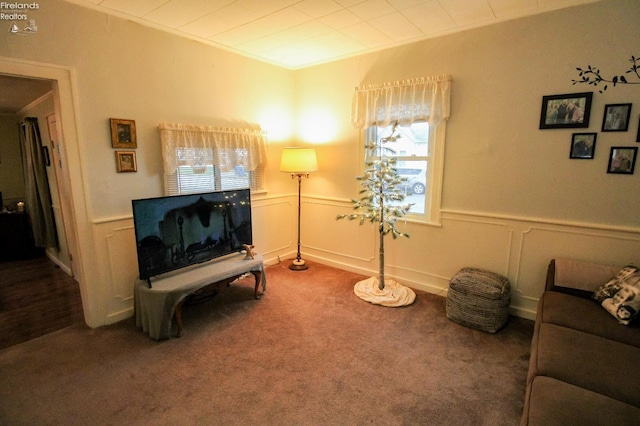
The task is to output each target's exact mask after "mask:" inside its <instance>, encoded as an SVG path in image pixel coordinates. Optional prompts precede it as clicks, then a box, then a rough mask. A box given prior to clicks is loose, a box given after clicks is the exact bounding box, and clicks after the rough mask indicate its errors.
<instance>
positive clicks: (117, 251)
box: [85, 194, 640, 324]
mask: <svg viewBox="0 0 640 426" xmlns="http://www.w3.org/2000/svg"><path fill="white" fill-rule="evenodd" d="M252 205H253V211H252V222H253V240H254V244H255V246H256V251H257V252H258V253H260V254H262V255H263V257H264V258H265V262H266V263H267V264H271V263H274V262H277V261H279V260H283V259H290V258H293V257H294V256H295V253H296V250H297V208H298V199H297V194H296V195H286V196H277V197H256V199H253V200H252ZM351 211H352V208H351V202H350V201H349V200H336V199H327V198H323V197H309V196H305V197H303V199H302V216H301V218H302V221H301V242H302V250H301V251H302V254H303V257H304V258H305V259H308V260H314V261H317V262H320V263H324V264H327V265H331V266H335V267H337V268H340V269H344V270H348V271H352V272H357V273H361V274H363V275H365V276H372V275H377V274H378V269H379V268H378V265H379V263H378V233H377V230H376V227H375V226H374V225H371V224H369V223H366V224H364V225H362V226H360V225H358V222H351V221H348V220H339V221H338V220H336V215H338V214H347V213H350V212H351ZM93 226H94V236H95V241H96V251H95V253H92V254H86V253H85V256H88V255H91V256H95V258H96V269H97V273H93V274H92V276H94V277H99V279H97V280H96V281H95V282H92V283H91V285H92V286H94V285H95V287H94V289H95V292H94V293H97V294H100V298H101V300H100V301H99V303H94V306H100V307H101V308H102V309H104V312H102V313H101V315H102V317H103V318H104V324H110V323H113V322H117V321H120V320H122V319H125V318H127V317H130V316H132V315H133V282H134V280H135V278H136V276H137V261H136V251H135V238H134V231H133V221H132V218H131V217H121V218H112V219H106V220H102V221H100V222H95V223H94V225H93ZM398 226H399V228H400V229H401V230H402V231H403V232H407V233H409V235H410V238H399V239H396V240H394V239H393V238H391V237H387V238H385V276H386V277H387V278H392V279H395V280H397V281H399V282H401V283H403V284H405V285H408V286H410V287H412V288H415V289H419V290H424V291H427V292H431V293H435V294H440V295H442V296H446V293H447V289H448V285H449V280H450V279H451V277H452V276H453V275H454V274H455V273H456V272H457V271H459V270H460V269H461V268H463V267H467V266H469V267H477V268H483V269H488V270H491V271H494V272H497V273H500V274H503V275H505V276H507V277H508V278H509V280H510V281H511V284H512V292H511V313H512V314H514V315H517V316H521V317H524V318H529V319H533V318H534V317H535V313H536V307H537V302H538V299H539V297H540V295H541V294H542V291H543V290H544V283H545V277H546V270H547V265H548V264H549V261H550V260H551V259H553V258H556V257H567V258H572V259H576V260H582V261H592V262H597V263H603V264H611V265H625V264H627V263H635V264H640V228H639V229H638V230H635V229H616V228H607V227H604V226H602V225H593V226H589V225H585V224H583V223H581V224H570V223H553V222H550V221H544V220H535V219H529V218H516V217H497V216H491V215H486V214H481V213H473V212H460V211H455V212H453V211H443V212H442V223H441V225H440V226H433V225H425V224H423V223H416V222H410V221H407V222H406V223H405V222H404V221H402V222H401V223H399V224H398Z"/></svg>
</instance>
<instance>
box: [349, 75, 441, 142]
mask: <svg viewBox="0 0 640 426" xmlns="http://www.w3.org/2000/svg"><path fill="white" fill-rule="evenodd" d="M450 89H451V76H450V75H448V74H447V75H441V76H436V77H424V78H417V79H413V80H403V81H395V82H390V83H383V84H375V85H366V86H360V87H356V88H355V93H354V94H353V101H352V104H351V123H352V124H353V126H354V127H355V128H357V129H363V128H366V127H370V126H374V125H375V126H380V127H385V126H388V125H390V124H391V123H394V122H396V121H398V122H399V123H400V125H403V126H408V125H411V124H412V123H413V122H414V121H428V122H429V124H430V125H435V124H438V123H439V122H440V121H441V120H443V119H445V120H446V119H448V118H449V112H450Z"/></svg>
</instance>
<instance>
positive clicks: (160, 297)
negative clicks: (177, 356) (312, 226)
mask: <svg viewBox="0 0 640 426" xmlns="http://www.w3.org/2000/svg"><path fill="white" fill-rule="evenodd" d="M247 273H251V274H252V275H253V276H254V277H255V289H254V297H255V298H256V299H259V298H260V293H259V292H258V288H259V287H260V285H262V292H263V293H264V292H265V291H266V285H267V280H266V275H265V273H264V262H263V259H262V256H260V255H258V254H256V255H255V256H254V258H253V259H246V256H245V255H244V254H241V253H236V254H233V255H230V256H228V257H225V258H222V259H215V260H212V261H209V262H206V263H203V264H200V265H196V266H195V267H190V268H185V269H183V270H178V271H174V272H173V273H170V274H166V275H163V276H162V277H159V278H155V279H152V287H151V288H149V286H148V284H147V281H146V280H140V279H136V282H135V284H134V299H135V303H134V309H135V317H136V326H137V327H141V328H142V329H143V331H144V332H145V333H148V334H149V337H151V338H152V339H154V340H161V339H169V338H171V336H172V330H171V327H172V323H173V319H174V318H175V320H176V325H177V328H178V330H177V336H178V337H180V336H181V335H182V305H183V304H184V301H185V299H186V298H187V296H190V295H193V294H206V293H211V292H214V291H217V289H218V288H220V287H222V286H227V285H230V284H231V282H232V281H234V280H235V279H237V278H238V277H240V276H242V275H244V274H247Z"/></svg>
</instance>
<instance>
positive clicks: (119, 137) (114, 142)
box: [110, 118, 138, 149]
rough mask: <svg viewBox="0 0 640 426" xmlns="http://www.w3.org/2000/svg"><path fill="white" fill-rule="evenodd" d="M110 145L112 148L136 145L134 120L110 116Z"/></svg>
mask: <svg viewBox="0 0 640 426" xmlns="http://www.w3.org/2000/svg"><path fill="white" fill-rule="evenodd" d="M110 122H111V146H112V147H113V148H128V149H134V148H137V147H138V142H137V140H136V122H135V121H134V120H122V119H120V118H111V119H110Z"/></svg>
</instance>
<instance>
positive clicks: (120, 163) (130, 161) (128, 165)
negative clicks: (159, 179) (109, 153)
mask: <svg viewBox="0 0 640 426" xmlns="http://www.w3.org/2000/svg"><path fill="white" fill-rule="evenodd" d="M116 167H117V168H118V173H123V172H137V171H138V165H137V164H136V152H135V151H116Z"/></svg>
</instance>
